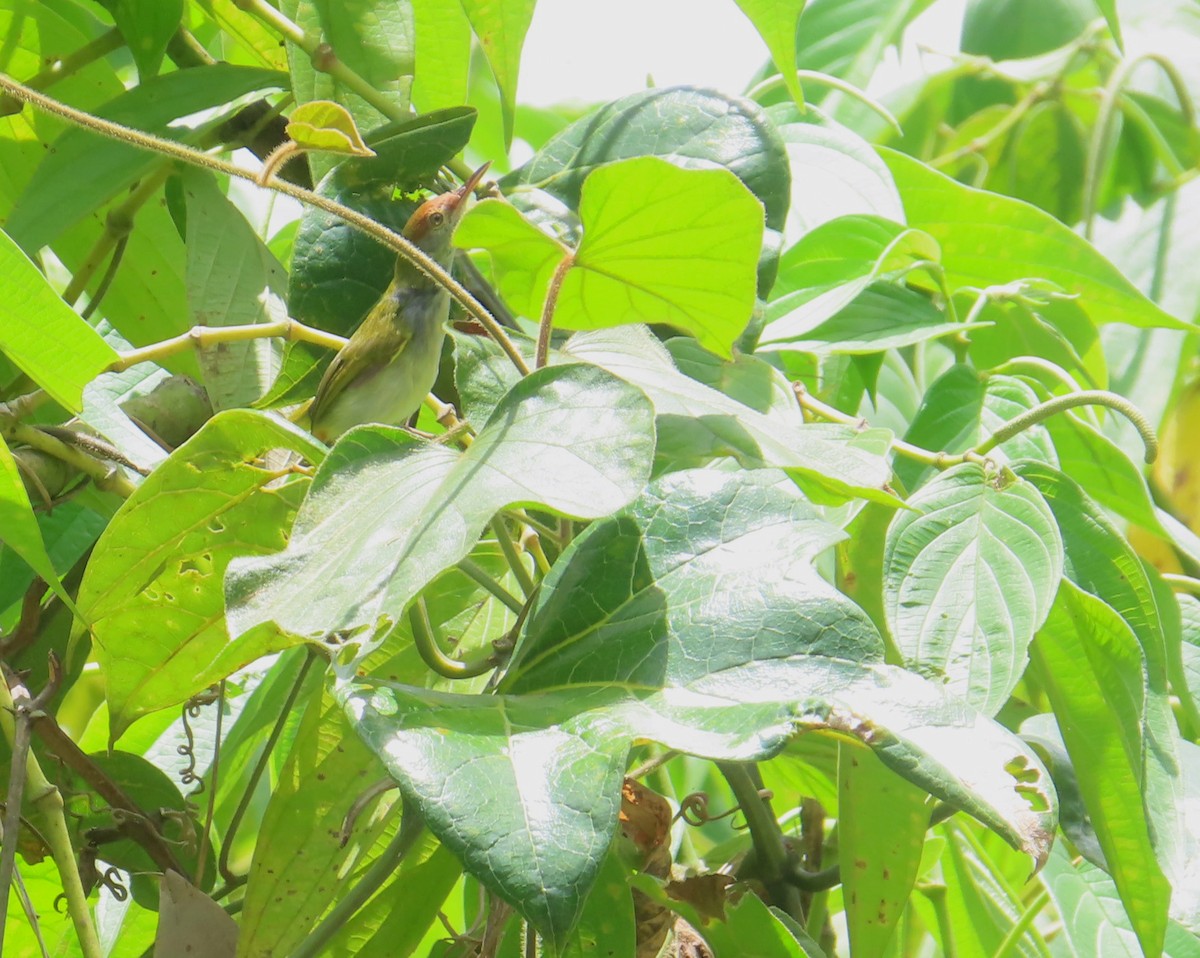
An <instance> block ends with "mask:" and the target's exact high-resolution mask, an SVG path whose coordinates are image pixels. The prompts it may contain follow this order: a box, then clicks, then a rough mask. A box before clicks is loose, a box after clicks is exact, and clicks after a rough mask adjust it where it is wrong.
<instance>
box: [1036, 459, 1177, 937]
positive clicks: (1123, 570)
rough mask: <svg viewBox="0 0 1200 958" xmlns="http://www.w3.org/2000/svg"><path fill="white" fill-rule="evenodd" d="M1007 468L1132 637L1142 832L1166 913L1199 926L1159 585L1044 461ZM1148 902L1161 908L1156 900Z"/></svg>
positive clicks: (1071, 571)
mask: <svg viewBox="0 0 1200 958" xmlns="http://www.w3.org/2000/svg"><path fill="white" fill-rule="evenodd" d="M1013 468H1014V469H1015V470H1016V472H1017V473H1018V475H1020V476H1022V477H1023V478H1025V479H1028V480H1029V481H1030V482H1032V483H1033V484H1034V485H1036V486H1037V487H1038V489H1039V490H1040V491H1041V493H1042V496H1043V497H1044V498H1045V500H1046V503H1047V504H1048V505H1049V506H1050V508H1051V510H1052V511H1053V512H1054V517H1055V520H1056V521H1057V523H1058V527H1059V529H1060V531H1061V533H1062V538H1063V549H1064V555H1065V560H1066V561H1065V563H1064V574H1065V575H1066V577H1067V578H1069V579H1070V580H1071V581H1072V582H1074V583H1075V584H1076V585H1077V586H1079V587H1080V588H1081V589H1083V590H1084V591H1085V592H1088V593H1091V594H1092V595H1094V596H1096V597H1097V598H1099V599H1101V600H1102V601H1103V602H1104V603H1106V604H1107V605H1108V606H1110V607H1111V608H1112V609H1113V610H1114V611H1115V612H1116V613H1117V614H1118V615H1120V617H1121V618H1122V619H1123V620H1124V621H1125V622H1126V623H1127V625H1128V627H1129V628H1130V629H1132V631H1133V634H1134V635H1135V636H1136V637H1137V640H1138V644H1139V646H1140V647H1141V652H1142V661H1143V668H1144V674H1145V693H1146V694H1145V708H1144V710H1143V714H1142V720H1141V721H1142V736H1143V741H1144V746H1143V750H1142V751H1143V755H1142V770H1143V779H1142V794H1143V796H1144V801H1145V808H1146V814H1147V816H1148V818H1149V820H1150V834H1151V836H1152V838H1153V841H1154V850H1155V853H1156V855H1157V858H1158V863H1159V865H1160V866H1161V868H1162V871H1163V873H1164V874H1165V875H1166V877H1167V880H1168V881H1169V882H1170V885H1171V888H1172V891H1171V894H1170V909H1171V911H1170V914H1171V916H1172V917H1173V918H1176V919H1178V920H1179V921H1181V922H1184V923H1186V924H1187V925H1188V926H1189V927H1200V888H1197V887H1196V886H1195V884H1194V883H1193V882H1191V881H1190V878H1189V876H1190V874H1191V872H1190V869H1191V867H1192V863H1194V862H1195V861H1197V860H1198V856H1200V828H1197V827H1196V825H1195V821H1194V816H1195V815H1196V811H1195V810H1196V808H1197V802H1196V800H1195V794H1196V786H1195V785H1194V784H1192V782H1191V779H1190V775H1191V773H1190V772H1189V770H1188V768H1187V767H1186V766H1185V764H1184V760H1183V757H1182V751H1183V749H1182V746H1183V745H1185V744H1187V743H1184V742H1181V740H1180V737H1179V731H1178V727H1177V725H1176V721H1175V717H1174V714H1173V710H1172V706H1171V702H1170V697H1169V687H1170V685H1169V676H1170V665H1169V660H1168V650H1167V640H1166V635H1165V632H1164V627H1163V618H1162V613H1161V612H1160V611H1159V610H1160V607H1161V605H1162V604H1163V603H1164V602H1165V601H1166V598H1167V596H1166V594H1165V593H1166V590H1164V589H1162V588H1161V583H1157V584H1156V583H1154V582H1152V581H1151V579H1150V576H1149V573H1148V572H1147V570H1146V568H1145V567H1144V566H1143V564H1142V562H1141V561H1140V559H1139V557H1138V556H1137V554H1136V553H1135V552H1134V550H1133V548H1132V547H1131V546H1130V545H1129V543H1128V542H1127V541H1126V540H1125V538H1124V537H1122V536H1121V535H1120V533H1119V532H1118V531H1117V529H1116V528H1115V527H1114V525H1113V523H1112V521H1111V520H1110V519H1109V518H1108V517H1107V516H1106V515H1105V514H1104V512H1103V510H1101V509H1100V508H1099V507H1098V506H1097V505H1096V504H1095V503H1094V502H1092V501H1091V499H1089V498H1088V497H1087V495H1086V494H1085V493H1084V492H1083V490H1082V489H1081V488H1080V487H1079V486H1078V484H1077V483H1075V482H1073V481H1072V480H1071V479H1069V478H1068V477H1067V476H1064V475H1062V474H1061V473H1059V472H1057V471H1056V470H1055V469H1053V468H1051V467H1049V466H1047V465H1045V464H1044V463H1035V462H1030V461H1027V460H1026V461H1021V462H1017V463H1014V465H1013ZM1160 593H1163V595H1162V596H1161V597H1160ZM1145 890H1147V889H1143V891H1145ZM1155 905H1156V907H1164V906H1162V903H1161V902H1158V901H1156V902H1155Z"/></svg>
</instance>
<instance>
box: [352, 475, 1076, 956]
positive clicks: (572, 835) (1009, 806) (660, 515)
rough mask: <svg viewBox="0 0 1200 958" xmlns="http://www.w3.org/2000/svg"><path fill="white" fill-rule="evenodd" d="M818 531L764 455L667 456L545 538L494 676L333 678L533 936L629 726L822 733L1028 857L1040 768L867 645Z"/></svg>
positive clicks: (1038, 806) (755, 746)
mask: <svg viewBox="0 0 1200 958" xmlns="http://www.w3.org/2000/svg"><path fill="white" fill-rule="evenodd" d="M840 536H841V533H840V532H839V531H838V530H837V529H836V528H834V527H832V526H830V525H828V524H826V523H825V522H823V521H822V520H821V519H820V518H819V517H818V515H817V512H816V510H815V509H814V508H813V507H812V506H811V505H810V504H809V503H808V502H806V501H805V500H804V499H803V498H802V497H801V496H800V495H799V494H798V493H797V492H796V490H795V489H794V488H793V487H792V485H791V484H790V483H789V482H788V481H787V479H786V477H785V476H784V475H783V474H782V473H780V472H777V471H773V470H763V471H757V472H745V471H742V472H737V473H723V472H719V471H714V470H696V471H690V472H682V473H672V474H669V475H667V476H665V477H663V478H662V479H660V480H658V481H657V482H655V483H653V484H652V485H651V486H650V487H649V488H648V490H647V491H646V493H645V494H644V495H643V496H642V497H641V498H640V499H639V500H637V501H636V502H635V503H634V504H633V505H631V506H630V507H629V508H628V509H626V510H624V511H623V512H621V513H619V514H618V515H616V516H613V517H610V518H608V519H605V520H603V521H601V522H597V523H594V524H593V525H592V526H590V527H589V528H588V529H587V530H586V531H585V532H584V533H583V534H582V535H581V536H580V537H579V538H577V539H576V540H575V541H574V542H573V543H572V545H571V546H570V547H569V548H568V550H567V551H566V552H565V553H564V554H563V555H562V557H560V559H559V560H558V562H557V563H556V564H555V566H554V568H553V569H552V570H551V572H550V574H549V575H548V576H547V578H546V579H545V581H544V582H543V584H542V588H541V591H540V592H539V595H538V598H537V599H536V600H535V605H534V608H533V610H532V612H531V613H530V615H529V617H528V619H527V620H526V624H525V629H524V632H523V635H522V637H521V639H520V641H519V644H518V648H517V651H516V653H515V658H514V660H513V663H512V665H511V668H510V670H509V672H508V674H507V675H506V677H505V678H504V680H503V682H502V684H501V689H500V691H501V693H502V694H499V695H453V694H445V693H432V692H428V691H427V690H424V689H420V688H416V687H412V686H403V685H398V684H393V683H387V682H382V681H371V680H365V681H349V682H346V683H344V684H343V685H342V686H341V689H340V694H341V696H342V697H343V700H344V701H345V703H346V705H347V708H348V711H349V712H350V714H351V717H352V719H353V720H354V721H355V722H356V723H357V724H358V728H359V731H360V733H361V734H362V735H363V736H364V738H365V739H366V741H367V742H368V744H369V745H370V746H371V747H372V748H373V749H374V750H375V751H376V752H377V753H378V754H379V755H380V757H381V758H382V759H383V761H384V763H385V764H386V765H387V766H388V769H389V771H390V772H391V773H392V775H393V776H395V777H396V778H397V780H398V781H399V782H400V783H401V786H402V787H403V788H404V789H405V791H406V792H407V794H408V795H409V796H410V797H411V798H412V799H413V800H414V801H415V802H417V803H418V805H419V807H420V808H421V811H422V813H423V815H424V816H425V819H426V821H427V822H428V824H429V826H430V828H431V829H432V830H433V831H434V833H435V834H437V835H438V836H439V837H440V838H441V839H442V840H443V841H444V842H445V843H446V844H447V845H449V846H450V847H451V848H452V849H453V850H454V851H455V852H456V853H458V854H459V855H461V856H462V857H463V859H464V862H465V864H466V866H467V868H468V870H470V871H471V872H472V873H473V874H475V875H476V876H477V877H478V878H479V879H480V880H481V881H483V882H484V883H485V884H486V885H487V886H488V887H490V888H492V889H493V890H494V891H496V892H498V893H499V894H501V895H502V896H504V897H505V898H507V899H508V900H509V901H511V902H512V903H513V904H514V905H516V907H518V908H519V909H520V910H521V911H522V912H523V913H524V914H525V915H526V916H527V917H528V918H529V919H530V920H531V921H532V922H533V923H534V924H535V925H536V926H537V927H538V928H539V929H540V930H541V931H542V933H543V934H544V935H546V937H547V938H548V939H549V940H550V941H551V943H552V944H557V943H559V942H561V941H562V940H563V938H564V937H565V935H566V934H567V932H568V930H569V929H570V927H571V925H572V924H573V922H574V921H575V919H576V916H577V915H578V913H579V909H580V907H581V905H582V901H583V899H584V897H585V896H586V893H587V891H588V888H589V886H590V885H591V883H592V880H593V879H594V877H595V875H596V872H597V870H598V869H599V867H600V864H601V862H602V860H603V858H604V855H605V853H606V851H607V849H608V846H609V843H610V840H611V837H612V833H613V829H614V828H615V825H616V819H617V811H618V808H619V799H620V782H621V776H622V773H623V771H624V764H625V761H626V757H627V754H628V751H629V748H630V747H631V746H632V743H633V742H634V741H635V740H645V739H650V740H654V741H658V742H661V743H663V744H664V745H666V746H668V747H670V748H675V749H679V750H682V751H687V752H691V753H694V754H697V755H701V756H705V757H709V758H715V759H724V760H732V761H744V760H752V759H758V758H765V757H768V756H770V755H773V754H775V753H776V752H777V751H779V750H780V749H781V748H782V747H783V745H784V744H785V743H786V742H787V741H788V739H789V738H791V737H792V736H794V735H795V734H796V733H798V732H801V731H804V730H822V729H823V730H836V731H838V732H839V733H841V734H848V735H851V736H854V737H856V738H858V739H859V740H860V741H862V742H863V743H864V744H866V745H868V746H870V747H871V748H873V749H874V750H875V751H876V753H877V754H878V755H879V757H880V758H881V759H882V760H883V761H884V763H885V764H887V765H889V766H890V767H891V768H892V769H893V770H895V771H897V772H898V773H899V774H901V775H902V776H904V777H905V778H908V779H909V780H910V781H913V782H915V783H916V784H918V785H919V786H921V787H922V788H924V789H925V790H926V791H929V792H932V793H933V794H935V795H938V796H939V797H942V798H944V799H946V800H948V801H951V802H954V803H955V804H958V805H959V806H961V807H963V808H965V809H967V810H968V811H970V812H971V814H973V815H975V816H977V817H978V818H980V819H981V820H982V821H984V822H986V823H987V824H989V825H990V826H992V827H993V828H996V829H997V830H998V831H1000V832H1001V833H1002V834H1004V835H1005V836H1006V837H1007V838H1008V840H1009V841H1010V842H1012V843H1013V844H1015V845H1017V846H1018V847H1020V848H1022V849H1024V850H1026V851H1027V852H1029V853H1030V854H1032V855H1034V856H1035V857H1036V858H1037V859H1038V860H1039V861H1040V860H1041V859H1042V858H1044V856H1045V853H1046V851H1047V850H1048V848H1049V841H1050V837H1051V835H1052V833H1053V827H1054V817H1055V813H1054V796H1053V792H1052V790H1051V788H1050V786H1049V779H1048V777H1047V775H1046V773H1045V771H1044V770H1043V769H1042V767H1041V765H1040V764H1039V763H1038V761H1037V759H1036V758H1035V757H1034V756H1033V754H1032V753H1031V752H1029V751H1028V750H1027V749H1026V748H1025V747H1024V746H1023V745H1022V744H1021V743H1020V741H1019V740H1018V739H1016V737H1015V736H1013V735H1012V734H1011V733H1009V732H1008V731H1007V730H1005V729H1003V728H1002V727H1000V726H999V725H997V724H995V723H993V722H991V721H989V720H988V719H986V718H984V717H983V716H981V715H979V714H978V713H976V712H975V711H974V710H973V709H971V708H970V707H968V706H966V705H965V704H964V703H962V702H961V701H960V700H958V699H955V698H953V697H952V696H949V695H947V693H945V692H944V691H943V690H941V689H940V688H938V687H937V686H935V685H934V684H932V683H929V682H927V681H925V680H924V679H921V678H920V677H919V676H916V675H914V674H912V673H910V672H905V671H904V670H902V669H898V668H894V667H890V666H886V665H883V664H882V661H881V657H882V652H883V648H882V643H881V641H880V638H879V635H878V633H877V632H876V631H875V628H874V626H873V625H872V624H871V622H870V620H869V619H868V618H867V617H866V615H865V614H864V613H863V612H862V611H861V610H859V609H858V608H857V607H855V606H854V605H853V604H852V603H851V602H850V601H849V600H848V599H846V598H845V597H844V596H842V595H841V594H840V593H838V592H837V591H836V590H834V589H833V588H832V587H831V586H829V585H828V584H827V583H826V582H825V581H824V580H823V579H821V577H820V576H819V575H817V573H816V571H815V570H814V569H813V567H812V564H811V562H812V559H813V558H814V557H815V556H816V555H817V554H818V553H819V552H821V551H823V550H824V549H826V548H828V547H829V545H830V544H832V543H833V542H835V541H836V540H837V539H838V538H839V537H840Z"/></svg>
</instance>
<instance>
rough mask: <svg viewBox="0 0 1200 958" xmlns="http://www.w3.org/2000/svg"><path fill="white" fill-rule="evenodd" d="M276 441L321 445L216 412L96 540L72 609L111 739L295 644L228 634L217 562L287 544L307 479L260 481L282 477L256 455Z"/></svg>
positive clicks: (267, 421)
mask: <svg viewBox="0 0 1200 958" xmlns="http://www.w3.org/2000/svg"><path fill="white" fill-rule="evenodd" d="M277 447H278V448H284V449H290V450H296V451H298V452H301V453H302V454H303V455H304V456H305V458H307V459H309V460H310V461H312V462H316V461H319V460H320V458H321V456H322V452H323V450H322V447H321V446H320V444H319V443H317V442H316V441H315V440H314V439H313V438H312V437H311V436H309V435H308V434H307V433H305V432H303V431H301V430H299V429H297V428H296V427H295V426H292V425H291V424H285V423H284V422H283V421H281V420H279V419H274V418H271V417H268V416H265V415H263V414H261V413H254V412H249V411H246V410H229V411H227V412H225V413H221V414H219V415H217V416H215V417H214V418H213V419H210V420H209V421H208V422H207V423H206V424H205V425H204V427H203V428H202V429H201V430H200V432H198V433H197V434H196V435H195V436H193V437H192V438H191V439H189V440H188V441H187V442H185V443H184V444H183V445H182V446H180V447H179V448H178V449H176V450H175V451H174V452H173V453H172V454H171V455H170V456H169V457H167V459H166V460H165V461H164V462H163V463H162V464H161V465H160V466H159V467H158V468H157V469H155V470H154V472H153V473H151V475H150V476H148V477H147V478H146V479H145V480H144V481H143V482H142V484H141V485H140V486H139V487H138V489H137V492H135V493H134V494H133V495H132V496H131V497H130V498H129V499H127V500H125V502H124V504H123V505H122V506H121V508H120V509H119V510H118V511H117V514H116V515H115V516H114V517H113V519H112V521H111V522H110V523H109V525H108V528H107V529H106V530H105V531H104V535H102V536H101V537H100V540H99V542H97V543H96V548H95V550H94V551H93V553H92V556H91V559H90V561H89V562H88V567H87V571H86V572H85V574H84V577H83V582H82V583H81V585H80V587H79V608H80V610H81V611H82V612H83V614H84V616H85V617H86V618H87V620H88V621H89V622H90V623H91V636H92V640H93V642H94V643H95V652H96V657H97V659H98V660H99V662H100V664H101V667H102V668H103V670H104V678H105V687H106V697H107V700H108V704H109V708H110V712H111V721H112V740H113V741H116V740H117V739H118V738H119V737H120V736H121V734H122V733H123V732H124V731H125V729H127V728H128V727H129V725H130V724H132V723H133V721H134V720H136V719H137V718H139V717H141V716H143V715H147V714H149V713H151V712H154V711H156V710H158V709H163V708H169V707H170V706H173V705H178V704H179V703H180V702H185V701H187V699H189V698H190V697H191V696H193V695H195V694H196V693H197V692H200V691H201V690H203V689H205V688H207V687H208V686H209V685H211V684H212V683H213V682H216V681H218V680H220V679H222V678H225V677H226V676H227V675H230V674H231V673H232V672H234V671H235V670H237V669H238V668H240V667H241V666H243V665H246V664H248V663H250V662H252V661H254V659H256V658H258V657H259V656H261V655H264V654H266V653H267V652H270V651H277V650H279V649H281V648H287V647H288V646H289V645H291V644H293V643H290V642H288V641H286V640H283V639H280V637H279V636H278V635H277V634H275V633H271V632H268V631H267V630H259V631H258V632H256V633H255V634H254V635H252V636H246V637H243V638H242V639H240V640H238V641H234V642H230V636H229V633H228V632H227V631H226V627H225V621H224V617H223V615H222V613H223V611H224V600H223V596H222V594H221V579H222V577H223V575H224V572H225V566H226V565H227V564H228V562H229V560H230V559H231V558H232V557H233V556H235V555H245V554H247V553H248V552H258V553H262V552H270V551H273V550H276V549H278V548H280V547H281V546H282V545H283V544H284V542H285V541H286V536H287V528H288V525H289V523H290V520H291V517H292V515H293V514H294V512H295V509H296V506H297V502H298V500H299V498H300V491H301V490H302V488H303V486H304V485H305V484H306V483H303V482H291V483H288V484H286V485H284V486H281V487H279V488H271V489H266V488H265V487H266V486H268V485H270V484H271V483H273V482H276V481H277V480H278V479H279V478H280V473H279V472H277V471H275V470H271V469H267V468H264V467H263V466H262V465H261V463H260V461H259V460H260V459H261V457H262V456H263V455H264V454H265V453H267V452H268V451H270V450H272V449H275V448H277ZM284 474H285V475H286V471H285V473H284Z"/></svg>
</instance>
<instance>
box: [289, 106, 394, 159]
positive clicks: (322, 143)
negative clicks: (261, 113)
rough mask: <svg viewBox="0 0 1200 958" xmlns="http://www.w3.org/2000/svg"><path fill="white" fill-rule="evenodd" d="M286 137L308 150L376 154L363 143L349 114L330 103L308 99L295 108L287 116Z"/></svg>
mask: <svg viewBox="0 0 1200 958" xmlns="http://www.w3.org/2000/svg"><path fill="white" fill-rule="evenodd" d="M287 135H288V136H289V137H290V138H291V139H292V141H293V142H295V143H297V144H299V145H300V146H302V147H304V148H305V149H308V150H323V151H325V152H327V153H348V154H350V155H351V156H374V155H375V151H374V150H372V149H371V148H370V147H369V146H367V144H366V143H364V142H363V138H362V134H361V133H359V132H358V127H357V126H356V125H355V123H354V117H352V116H351V115H350V112H349V111H348V110H347V109H346V108H345V107H344V106H342V105H341V104H340V103H333V102H332V101H330V100H309V101H308V102H307V103H301V104H300V105H299V106H298V107H296V109H294V110H293V111H292V114H291V116H289V117H288V122H287Z"/></svg>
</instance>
